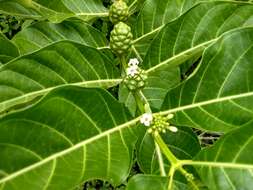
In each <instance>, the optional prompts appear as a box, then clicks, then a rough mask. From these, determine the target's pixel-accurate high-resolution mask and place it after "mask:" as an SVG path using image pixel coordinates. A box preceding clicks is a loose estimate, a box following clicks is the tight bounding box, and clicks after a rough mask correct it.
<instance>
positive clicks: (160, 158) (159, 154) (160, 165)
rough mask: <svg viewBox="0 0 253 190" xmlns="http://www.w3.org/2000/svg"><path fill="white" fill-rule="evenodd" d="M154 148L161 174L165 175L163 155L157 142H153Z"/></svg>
mask: <svg viewBox="0 0 253 190" xmlns="http://www.w3.org/2000/svg"><path fill="white" fill-rule="evenodd" d="M155 148H156V154H157V158H158V162H159V168H160V173H161V176H166V173H165V170H164V163H163V156H162V153H161V149H160V147H159V146H158V144H157V143H155Z"/></svg>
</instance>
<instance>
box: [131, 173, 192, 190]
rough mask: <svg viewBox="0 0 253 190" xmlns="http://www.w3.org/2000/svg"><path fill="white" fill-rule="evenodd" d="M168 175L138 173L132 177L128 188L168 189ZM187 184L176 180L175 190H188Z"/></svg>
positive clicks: (133, 189)
mask: <svg viewBox="0 0 253 190" xmlns="http://www.w3.org/2000/svg"><path fill="white" fill-rule="evenodd" d="M168 181H169V180H168V177H161V176H155V175H136V176H134V177H132V178H131V179H130V180H129V182H128V184H127V190H168ZM187 189H188V188H187V185H185V184H183V183H180V182H178V181H175V180H174V184H173V190H187Z"/></svg>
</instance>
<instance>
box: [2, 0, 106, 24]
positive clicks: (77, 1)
mask: <svg viewBox="0 0 253 190" xmlns="http://www.w3.org/2000/svg"><path fill="white" fill-rule="evenodd" d="M0 13H6V14H10V15H17V16H20V17H28V18H32V19H49V20H50V21H52V22H61V21H63V20H65V19H67V18H70V17H78V18H81V19H83V20H90V19H92V18H94V17H104V16H108V11H107V9H106V8H105V7H104V6H103V4H102V1H101V0H85V1H83V0H72V1H69V0H0Z"/></svg>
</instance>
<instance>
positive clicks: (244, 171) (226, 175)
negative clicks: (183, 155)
mask: <svg viewBox="0 0 253 190" xmlns="http://www.w3.org/2000/svg"><path fill="white" fill-rule="evenodd" d="M252 149H253V124H252V123H249V124H247V125H246V126H243V127H241V128H238V129H236V130H234V131H232V132H231V133H228V134H227V135H225V136H224V137H222V138H221V139H220V140H219V141H218V142H217V143H216V144H215V145H214V146H212V147H210V148H206V149H204V150H202V151H201V152H200V154H199V155H198V156H197V157H196V158H195V159H194V161H193V162H192V161H189V163H188V164H192V165H196V168H197V169H198V170H197V171H198V173H199V175H200V177H201V179H202V181H203V183H205V184H206V185H207V186H208V187H209V189H211V190H221V189H222V190H237V189H244V190H251V189H252V186H253V175H252V174H253V160H252ZM190 162H192V163H190Z"/></svg>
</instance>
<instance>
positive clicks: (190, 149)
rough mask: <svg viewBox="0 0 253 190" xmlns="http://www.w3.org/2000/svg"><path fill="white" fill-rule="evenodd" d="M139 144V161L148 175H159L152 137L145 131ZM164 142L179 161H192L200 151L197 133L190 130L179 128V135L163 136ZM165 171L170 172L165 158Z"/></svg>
mask: <svg viewBox="0 0 253 190" xmlns="http://www.w3.org/2000/svg"><path fill="white" fill-rule="evenodd" d="M143 132H144V135H143V136H141V137H140V139H141V142H140V143H138V144H139V145H138V152H137V160H138V163H139V165H140V168H141V169H142V171H143V172H144V173H146V174H159V173H160V171H159V163H158V158H157V152H156V148H155V144H154V139H153V138H152V136H151V135H150V134H149V133H147V132H146V130H145V131H143ZM162 137H163V140H164V142H165V143H166V144H167V145H168V147H169V148H170V150H171V151H172V152H173V153H174V155H175V156H176V157H177V158H179V159H192V158H193V157H194V156H195V155H196V154H197V153H198V152H199V151H200V144H199V140H198V138H197V137H196V135H195V133H193V131H192V130H191V129H190V128H187V127H179V128H178V132H177V133H172V132H168V133H166V134H163V135H162ZM163 162H164V163H163V164H164V166H165V171H167V172H169V165H170V164H169V162H168V161H167V159H166V158H164V161H163Z"/></svg>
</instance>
